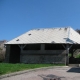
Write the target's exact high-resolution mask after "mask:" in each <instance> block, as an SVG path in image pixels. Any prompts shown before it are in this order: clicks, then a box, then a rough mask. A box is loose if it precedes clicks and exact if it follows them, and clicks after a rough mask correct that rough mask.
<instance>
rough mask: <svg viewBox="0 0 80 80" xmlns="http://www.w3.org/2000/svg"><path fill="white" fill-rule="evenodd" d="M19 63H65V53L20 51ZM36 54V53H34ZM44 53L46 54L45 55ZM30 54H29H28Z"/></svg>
mask: <svg viewBox="0 0 80 80" xmlns="http://www.w3.org/2000/svg"><path fill="white" fill-rule="evenodd" d="M22 52H23V53H21V55H20V62H21V63H65V51H62V50H61V51H60V50H59V51H58V50H54V51H42V52H41V53H40V51H37V52H38V53H37V52H36V51H32V52H31V51H30V52H29V51H22ZM35 52H36V53H35ZM45 52H46V53H45ZM29 53H30V54H29Z"/></svg>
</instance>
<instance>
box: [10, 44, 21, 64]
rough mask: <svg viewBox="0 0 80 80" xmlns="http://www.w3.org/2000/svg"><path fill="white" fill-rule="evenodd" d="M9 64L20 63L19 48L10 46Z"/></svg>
mask: <svg viewBox="0 0 80 80" xmlns="http://www.w3.org/2000/svg"><path fill="white" fill-rule="evenodd" d="M9 62H10V63H19V62H20V48H19V46H18V45H11V46H10V57H9Z"/></svg>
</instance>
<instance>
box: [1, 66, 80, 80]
mask: <svg viewBox="0 0 80 80" xmlns="http://www.w3.org/2000/svg"><path fill="white" fill-rule="evenodd" d="M53 78H58V79H59V80H80V68H71V67H62V68H49V69H41V70H36V71H30V72H28V73H24V74H20V75H16V76H11V77H7V78H3V79H0V80H54V79H53Z"/></svg>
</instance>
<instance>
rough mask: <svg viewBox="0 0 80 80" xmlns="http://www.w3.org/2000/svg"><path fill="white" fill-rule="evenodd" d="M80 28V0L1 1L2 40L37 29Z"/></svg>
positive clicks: (0, 31)
mask: <svg viewBox="0 0 80 80" xmlns="http://www.w3.org/2000/svg"><path fill="white" fill-rule="evenodd" d="M67 26H71V27H72V28H73V29H80V0H0V40H7V41H10V40H12V39H14V38H16V37H18V36H20V35H21V34H23V33H25V32H27V31H29V30H31V29H36V28H56V27H67Z"/></svg>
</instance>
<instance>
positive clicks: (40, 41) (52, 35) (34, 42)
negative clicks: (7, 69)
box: [5, 27, 80, 64]
mask: <svg viewBox="0 0 80 80" xmlns="http://www.w3.org/2000/svg"><path fill="white" fill-rule="evenodd" d="M5 45H6V58H5V62H10V63H64V64H69V57H68V54H69V53H71V54H72V57H73V52H74V49H75V50H76V49H78V48H80V46H79V45H80V35H79V34H78V33H77V32H76V31H75V30H73V29H72V28H71V27H64V28H45V29H34V30H30V31H28V32H26V33H24V34H22V35H21V36H19V37H17V38H15V39H13V40H11V41H9V42H7V43H6V44H5Z"/></svg>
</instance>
